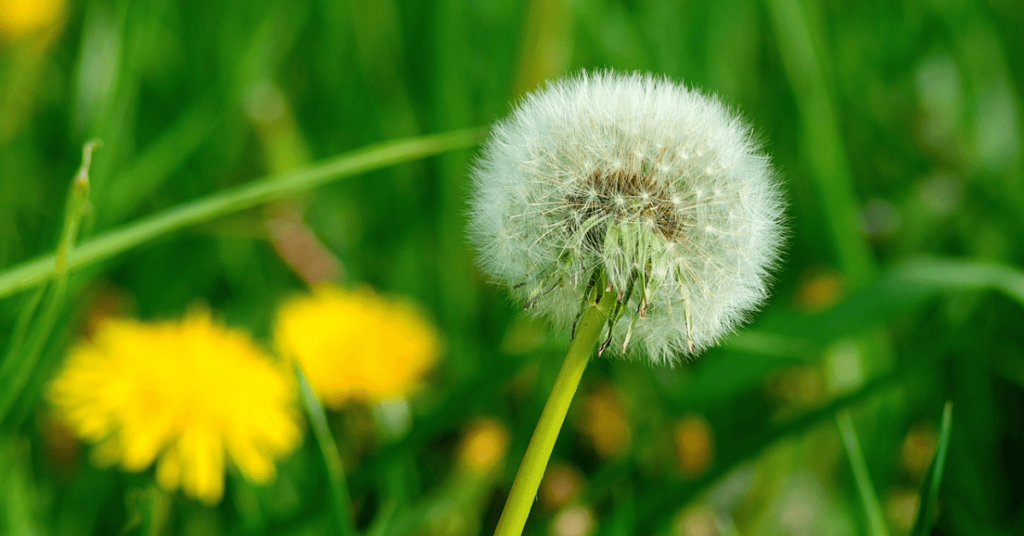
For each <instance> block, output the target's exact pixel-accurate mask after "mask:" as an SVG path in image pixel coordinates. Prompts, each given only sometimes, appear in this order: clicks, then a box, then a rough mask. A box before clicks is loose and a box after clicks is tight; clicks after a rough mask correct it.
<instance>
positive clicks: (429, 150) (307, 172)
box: [0, 129, 484, 298]
mask: <svg viewBox="0 0 1024 536" xmlns="http://www.w3.org/2000/svg"><path fill="white" fill-rule="evenodd" d="M483 134H484V133H483V131H481V130H479V129H471V130H459V131H455V132H446V133H443V134H435V135H431V136H422V137H419V138H411V139H406V140H398V141H391V142H387V143H382V144H379V145H375V146H370V147H365V148H362V149H357V150H355V151H352V152H349V153H346V154H343V155H340V156H338V157H335V158H333V159H330V160H327V161H324V162H321V163H319V164H316V165H313V166H311V167H308V168H305V169H300V170H296V171H289V172H286V173H281V174H277V175H272V176H270V177H267V178H264V179H259V180H256V181H253V182H250V183H248V184H245V185H243V186H239V187H237V188H232V189H229V190H225V191H222V192H218V193H215V194H213V195H210V196H208V197H205V198H203V199H200V200H198V201H194V202H189V203H185V204H182V205H180V206H178V207H175V208H172V209H169V210H166V211H164V212H161V213H159V214H155V215H153V216H150V217H148V218H143V219H141V220H139V221H137V222H135V223H131V224H128V225H126V226H124V227H121V228H119V229H115V230H113V231H109V232H107V233H104V234H102V235H100V236H97V237H96V238H93V239H92V240H89V241H87V242H85V243H83V244H82V245H80V246H77V247H75V249H74V250H72V251H70V252H69V253H68V255H67V270H69V271H70V270H75V269H77V268H81V267H83V266H87V265H89V264H93V263H96V262H99V261H102V260H105V259H108V258H110V257H113V256H114V255H117V254H118V253H122V252H124V251H127V250H129V249H132V248H134V247H136V246H138V245H141V244H144V243H146V242H148V241H150V240H153V239H155V238H158V237H161V236H164V235H166V234H169V233H171V232H172V231H175V230H178V229H180V228H182V227H186V226H189V225H195V224H197V223H202V222H205V221H209V220H212V219H214V218H217V217H220V216H224V215H225V214H229V213H232V212H237V211H239V210H243V209H246V208H250V207H253V206H256V205H259V204H261V203H266V202H268V201H272V200H274V199H280V198H282V197H287V196H289V195H292V194H295V193H298V192H301V191H305V190H309V189H311V188H315V187H317V186H320V185H323V184H326V183H328V182H331V181H333V180H337V179H340V178H343V177H350V176H352V175H358V174H360V173H366V172H367V171H372V170H375V169H380V168H383V167H386V166H390V165H395V164H400V163H402V162H408V161H410V160H416V159H418V158H425V157H427V156H431V155H435V154H439V153H443V152H446V151H452V150H455V149H462V148H466V147H471V146H473V145H475V144H476V143H478V142H479V141H480V139H481V138H482V137H483ZM56 268H57V259H56V258H55V256H54V255H49V256H46V257H42V258H38V259H35V260H32V261H28V262H26V263H23V264H21V265H18V266H15V267H14V268H11V269H10V270H7V271H5V272H2V273H0V298H3V297H5V296H8V295H10V294H13V293H15V292H17V291H19V290H22V289H25V288H29V287H32V286H35V285H38V284H40V283H43V282H45V281H46V280H47V279H49V278H50V277H51V276H52V275H53V274H54V272H55V270H56Z"/></svg>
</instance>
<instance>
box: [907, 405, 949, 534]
mask: <svg viewBox="0 0 1024 536" xmlns="http://www.w3.org/2000/svg"><path fill="white" fill-rule="evenodd" d="M952 425H953V401H951V400H950V401H947V402H946V407H945V409H943V410H942V430H941V431H940V432H939V444H938V446H937V447H936V448H935V457H934V458H932V464H931V466H929V467H928V472H927V473H926V474H925V475H924V482H923V483H921V497H920V499H919V500H920V507H919V508H918V510H917V520H916V521H915V522H914V530H912V531H910V534H911V535H913V536H928V535H929V534H931V532H932V521H933V519H934V518H935V503H936V502H937V501H938V498H939V486H941V485H942V472H943V470H944V469H945V467H946V453H947V452H948V451H949V435H950V430H951V429H952Z"/></svg>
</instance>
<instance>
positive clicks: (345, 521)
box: [295, 364, 359, 536]
mask: <svg viewBox="0 0 1024 536" xmlns="http://www.w3.org/2000/svg"><path fill="white" fill-rule="evenodd" d="M295 375H296V376H297V377H298V379H299V391H300V392H301V395H302V403H303V405H304V406H305V408H306V414H307V416H308V417H309V423H310V425H311V426H312V427H313V435H314V436H316V442H317V444H318V445H319V446H320V454H321V455H322V456H323V458H324V465H326V466H327V480H328V482H329V484H330V487H331V510H332V511H333V512H332V513H333V514H334V518H335V521H336V522H337V525H338V534H341V536H356V535H357V534H359V532H358V531H357V530H356V524H355V521H353V520H352V510H351V508H352V507H351V504H352V500H351V499H350V498H349V493H348V485H347V484H346V483H345V467H344V466H343V465H342V464H341V456H340V455H338V445H337V444H336V443H335V442H334V436H333V435H332V434H331V429H330V427H328V426H327V415H326V414H324V408H323V406H322V405H320V400H319V399H317V397H316V394H315V393H314V392H313V387H312V386H310V385H309V380H308V379H307V378H306V373H305V372H303V371H302V368H301V367H299V366H298V364H296V366H295Z"/></svg>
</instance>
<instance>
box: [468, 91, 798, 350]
mask: <svg viewBox="0 0 1024 536" xmlns="http://www.w3.org/2000/svg"><path fill="white" fill-rule="evenodd" d="M538 148H540V150H538ZM692 148H696V150H692ZM535 151H536V154H537V157H536V158H537V159H539V160H540V162H539V163H540V164H542V165H535V166H530V167H525V168H524V167H523V166H522V165H521V163H522V162H525V161H529V160H531V159H533V158H534V157H533V156H532V155H533V154H534V152H535ZM662 154H667V155H675V157H676V158H665V159H662V158H661V157H660V156H658V155H662ZM689 162H693V165H691V164H690V163H689ZM581 163H586V165H585V166H583V167H581V165H580V164H581ZM473 174H474V179H475V193H474V196H473V211H472V225H471V229H472V239H473V241H474V242H475V243H476V245H477V246H478V248H479V251H480V254H479V260H480V264H481V266H482V267H483V269H484V271H485V272H487V273H488V274H489V275H490V276H491V277H492V278H493V279H494V280H496V281H497V282H499V283H503V284H505V285H508V286H509V287H510V288H512V293H513V295H514V296H515V297H516V298H517V299H519V300H521V301H522V302H524V303H526V304H528V306H529V308H530V310H531V311H533V312H534V313H535V314H537V315H540V316H544V317H546V318H548V319H550V320H551V321H552V322H553V323H554V324H556V325H558V326H570V325H572V324H573V322H575V321H576V319H577V317H578V316H579V314H580V309H579V304H580V301H581V297H582V296H583V294H584V293H585V291H586V288H587V284H588V282H589V281H591V278H592V276H593V274H595V273H597V272H601V273H602V274H603V275H604V276H605V277H606V278H607V282H608V284H609V286H610V287H611V288H614V289H616V290H617V291H618V292H620V293H622V292H623V291H625V290H626V289H630V288H637V289H641V288H642V289H643V295H641V294H640V293H638V292H632V293H630V292H625V293H624V295H623V296H624V297H623V299H624V300H626V302H627V303H625V304H623V306H622V310H623V311H635V312H637V313H635V314H634V315H629V314H622V315H620V317H619V318H612V319H611V320H610V324H609V326H608V329H607V331H608V340H609V341H611V340H613V339H614V340H616V341H619V342H621V341H623V340H624V339H625V338H626V334H627V332H629V333H631V340H632V341H634V342H635V343H636V346H638V347H640V348H642V349H643V350H644V351H645V352H646V355H647V356H649V358H650V359H651V360H652V361H654V362H672V361H675V360H677V359H679V358H680V357H681V356H688V355H689V356H692V355H694V354H696V353H699V352H701V351H702V350H704V349H706V348H708V347H710V346H712V345H714V344H715V343H717V342H718V341H719V340H720V339H721V338H722V337H723V336H724V335H726V334H728V333H729V332H730V331H732V330H733V329H735V327H736V326H737V325H738V324H739V323H741V322H743V321H744V320H745V319H746V318H747V316H748V315H749V313H750V312H751V311H753V310H754V309H755V308H757V307H758V306H759V305H760V304H761V302H762V301H763V300H764V299H765V297H766V296H767V279H768V272H769V270H770V269H771V268H772V267H773V265H774V264H775V262H776V260H777V258H778V253H779V246H780V243H781V240H782V229H781V225H780V220H781V218H782V211H783V203H782V201H781V195H780V192H779V187H778V185H777V181H776V180H775V178H774V174H773V172H772V170H771V167H770V165H769V162H768V158H767V157H766V156H764V155H762V154H761V153H760V152H759V150H758V146H757V144H756V143H755V142H754V140H753V138H752V135H751V132H750V129H749V127H747V126H746V125H745V124H744V123H743V122H742V121H740V120H739V119H738V118H736V117H735V116H734V115H733V114H732V113H731V112H730V111H729V110H728V109H727V108H726V107H725V106H724V105H723V104H721V103H720V102H719V101H718V100H717V99H715V98H713V97H708V96H705V95H702V94H700V93H699V92H697V91H695V90H690V89H687V88H685V87H683V86H681V85H678V84H676V83H674V82H672V81H671V80H669V79H667V78H661V77H655V76H652V75H639V74H632V75H621V74H616V73H613V72H600V73H583V74H581V75H579V76H576V77H572V78H568V79H564V80H560V81H557V82H554V83H551V84H550V85H549V86H548V87H547V88H545V89H544V90H542V91H539V92H537V93H534V94H531V95H529V96H528V97H526V99H525V100H524V101H523V102H522V103H521V104H520V105H519V107H518V108H517V109H516V110H515V112H514V113H513V114H512V115H511V116H510V117H509V118H507V119H505V120H504V121H502V122H500V123H498V124H497V125H496V126H495V128H494V130H493V133H492V136H491V138H490V139H489V141H488V142H487V144H486V145H485V146H484V149H483V154H482V156H481V158H480V159H479V161H478V162H477V164H476V167H475V169H474V171H473ZM636 314H639V315H641V316H644V317H645V318H641V319H639V320H638V319H637V318H635V315H636ZM620 346H621V345H620V344H614V345H610V346H609V347H610V348H619V347H620Z"/></svg>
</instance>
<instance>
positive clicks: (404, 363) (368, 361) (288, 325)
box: [275, 285, 440, 408]
mask: <svg viewBox="0 0 1024 536" xmlns="http://www.w3.org/2000/svg"><path fill="white" fill-rule="evenodd" d="M275 338H276V340H277V347H278V350H279V351H280V353H281V356H282V357H284V358H286V359H294V360H296V361H298V363H299V364H300V365H301V366H302V369H303V370H304V371H305V372H306V376H308V377H309V383H310V385H312V387H313V390H314V391H316V393H317V396H319V397H320V399H321V400H323V402H324V404H325V405H327V406H328V407H332V408H338V407H340V406H342V405H344V404H345V403H346V402H348V401H350V400H358V401H363V402H367V403H371V404H372V403H377V402H382V401H385V400H389V399H393V398H399V397H405V396H408V395H410V394H411V393H412V392H413V391H414V390H415V389H416V388H417V387H418V386H419V384H420V381H421V379H422V377H423V375H424V374H425V373H426V372H427V371H428V370H429V369H430V368H431V367H432V366H433V365H434V363H435V362H436V361H437V358H438V354H439V353H440V342H439V340H438V336H437V333H436V332H435V331H434V328H433V327H432V326H431V325H430V324H429V323H428V322H427V321H426V320H425V319H424V317H423V315H422V314H421V313H420V311H419V310H418V309H416V308H415V307H413V306H412V305H411V304H408V303H405V302H402V301H397V300H392V299H388V298H384V297H381V296H379V295H377V294H376V293H375V292H374V291H373V290H371V289H368V288H363V289H356V290H346V289H342V288H339V287H336V286H328V285H323V286H319V287H317V288H315V289H314V291H313V294H312V295H306V296H299V297H295V298H292V299H290V300H288V301H287V302H286V303H285V304H284V305H283V306H282V307H281V309H280V311H279V313H278V317H277V326H276V329H275Z"/></svg>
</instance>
